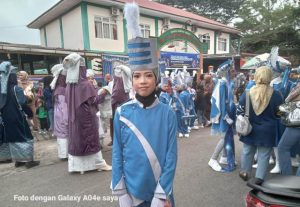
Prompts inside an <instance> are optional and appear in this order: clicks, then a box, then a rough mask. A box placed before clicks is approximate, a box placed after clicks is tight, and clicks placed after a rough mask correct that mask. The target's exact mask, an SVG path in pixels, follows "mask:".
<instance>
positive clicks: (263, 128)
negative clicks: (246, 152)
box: [237, 90, 283, 147]
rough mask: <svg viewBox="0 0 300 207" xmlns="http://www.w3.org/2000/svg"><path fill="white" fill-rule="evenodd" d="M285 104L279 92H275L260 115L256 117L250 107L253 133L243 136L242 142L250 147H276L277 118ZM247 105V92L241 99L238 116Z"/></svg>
mask: <svg viewBox="0 0 300 207" xmlns="http://www.w3.org/2000/svg"><path fill="white" fill-rule="evenodd" d="M282 103H283V98H282V95H281V93H280V92H279V91H276V90H274V92H273V94H272V96H271V99H270V102H269V105H268V106H267V108H266V109H265V110H264V111H263V112H262V113H261V114H260V115H258V116H257V115H256V114H255V112H254V111H253V108H252V107H251V105H250V108H249V121H250V123H251V125H252V131H251V133H250V134H249V135H247V136H241V138H240V140H241V141H242V142H244V143H246V144H248V145H253V146H263V147H275V141H276V136H277V133H278V132H277V130H276V129H277V127H278V123H277V117H276V112H277V110H278V109H277V108H278V106H279V105H280V104H282ZM245 105H246V95H245V92H244V93H243V94H242V96H241V97H240V101H239V106H238V108H239V110H238V111H237V115H240V114H243V113H244V111H245V110H240V109H241V108H242V109H244V108H245Z"/></svg>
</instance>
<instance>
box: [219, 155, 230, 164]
mask: <svg viewBox="0 0 300 207" xmlns="http://www.w3.org/2000/svg"><path fill="white" fill-rule="evenodd" d="M219 163H220V164H223V165H227V164H228V162H227V158H226V157H222V156H221V157H220V160H219Z"/></svg>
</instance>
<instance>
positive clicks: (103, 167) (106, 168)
mask: <svg viewBox="0 0 300 207" xmlns="http://www.w3.org/2000/svg"><path fill="white" fill-rule="evenodd" d="M111 169H112V167H111V166H110V165H108V164H106V165H105V166H102V167H100V168H98V171H111Z"/></svg>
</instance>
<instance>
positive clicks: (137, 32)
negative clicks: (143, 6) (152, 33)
mask: <svg viewBox="0 0 300 207" xmlns="http://www.w3.org/2000/svg"><path fill="white" fill-rule="evenodd" d="M124 16H125V19H126V23H127V30H128V31H130V32H131V33H132V36H133V37H132V38H133V39H134V38H136V37H142V32H141V28H140V24H139V16H140V11H139V7H138V5H137V4H136V3H134V2H133V3H127V4H125V7H124Z"/></svg>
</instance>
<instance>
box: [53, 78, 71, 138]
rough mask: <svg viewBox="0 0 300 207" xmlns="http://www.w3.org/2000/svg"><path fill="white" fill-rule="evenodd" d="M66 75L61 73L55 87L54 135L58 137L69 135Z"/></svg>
mask: <svg viewBox="0 0 300 207" xmlns="http://www.w3.org/2000/svg"><path fill="white" fill-rule="evenodd" d="M66 86H67V84H66V76H64V75H61V74H60V75H59V76H58V79H57V82H56V86H55V89H54V94H53V97H54V131H53V133H54V135H55V136H56V137H57V138H67V137H68V108H67V103H66V99H65V90H66Z"/></svg>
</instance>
